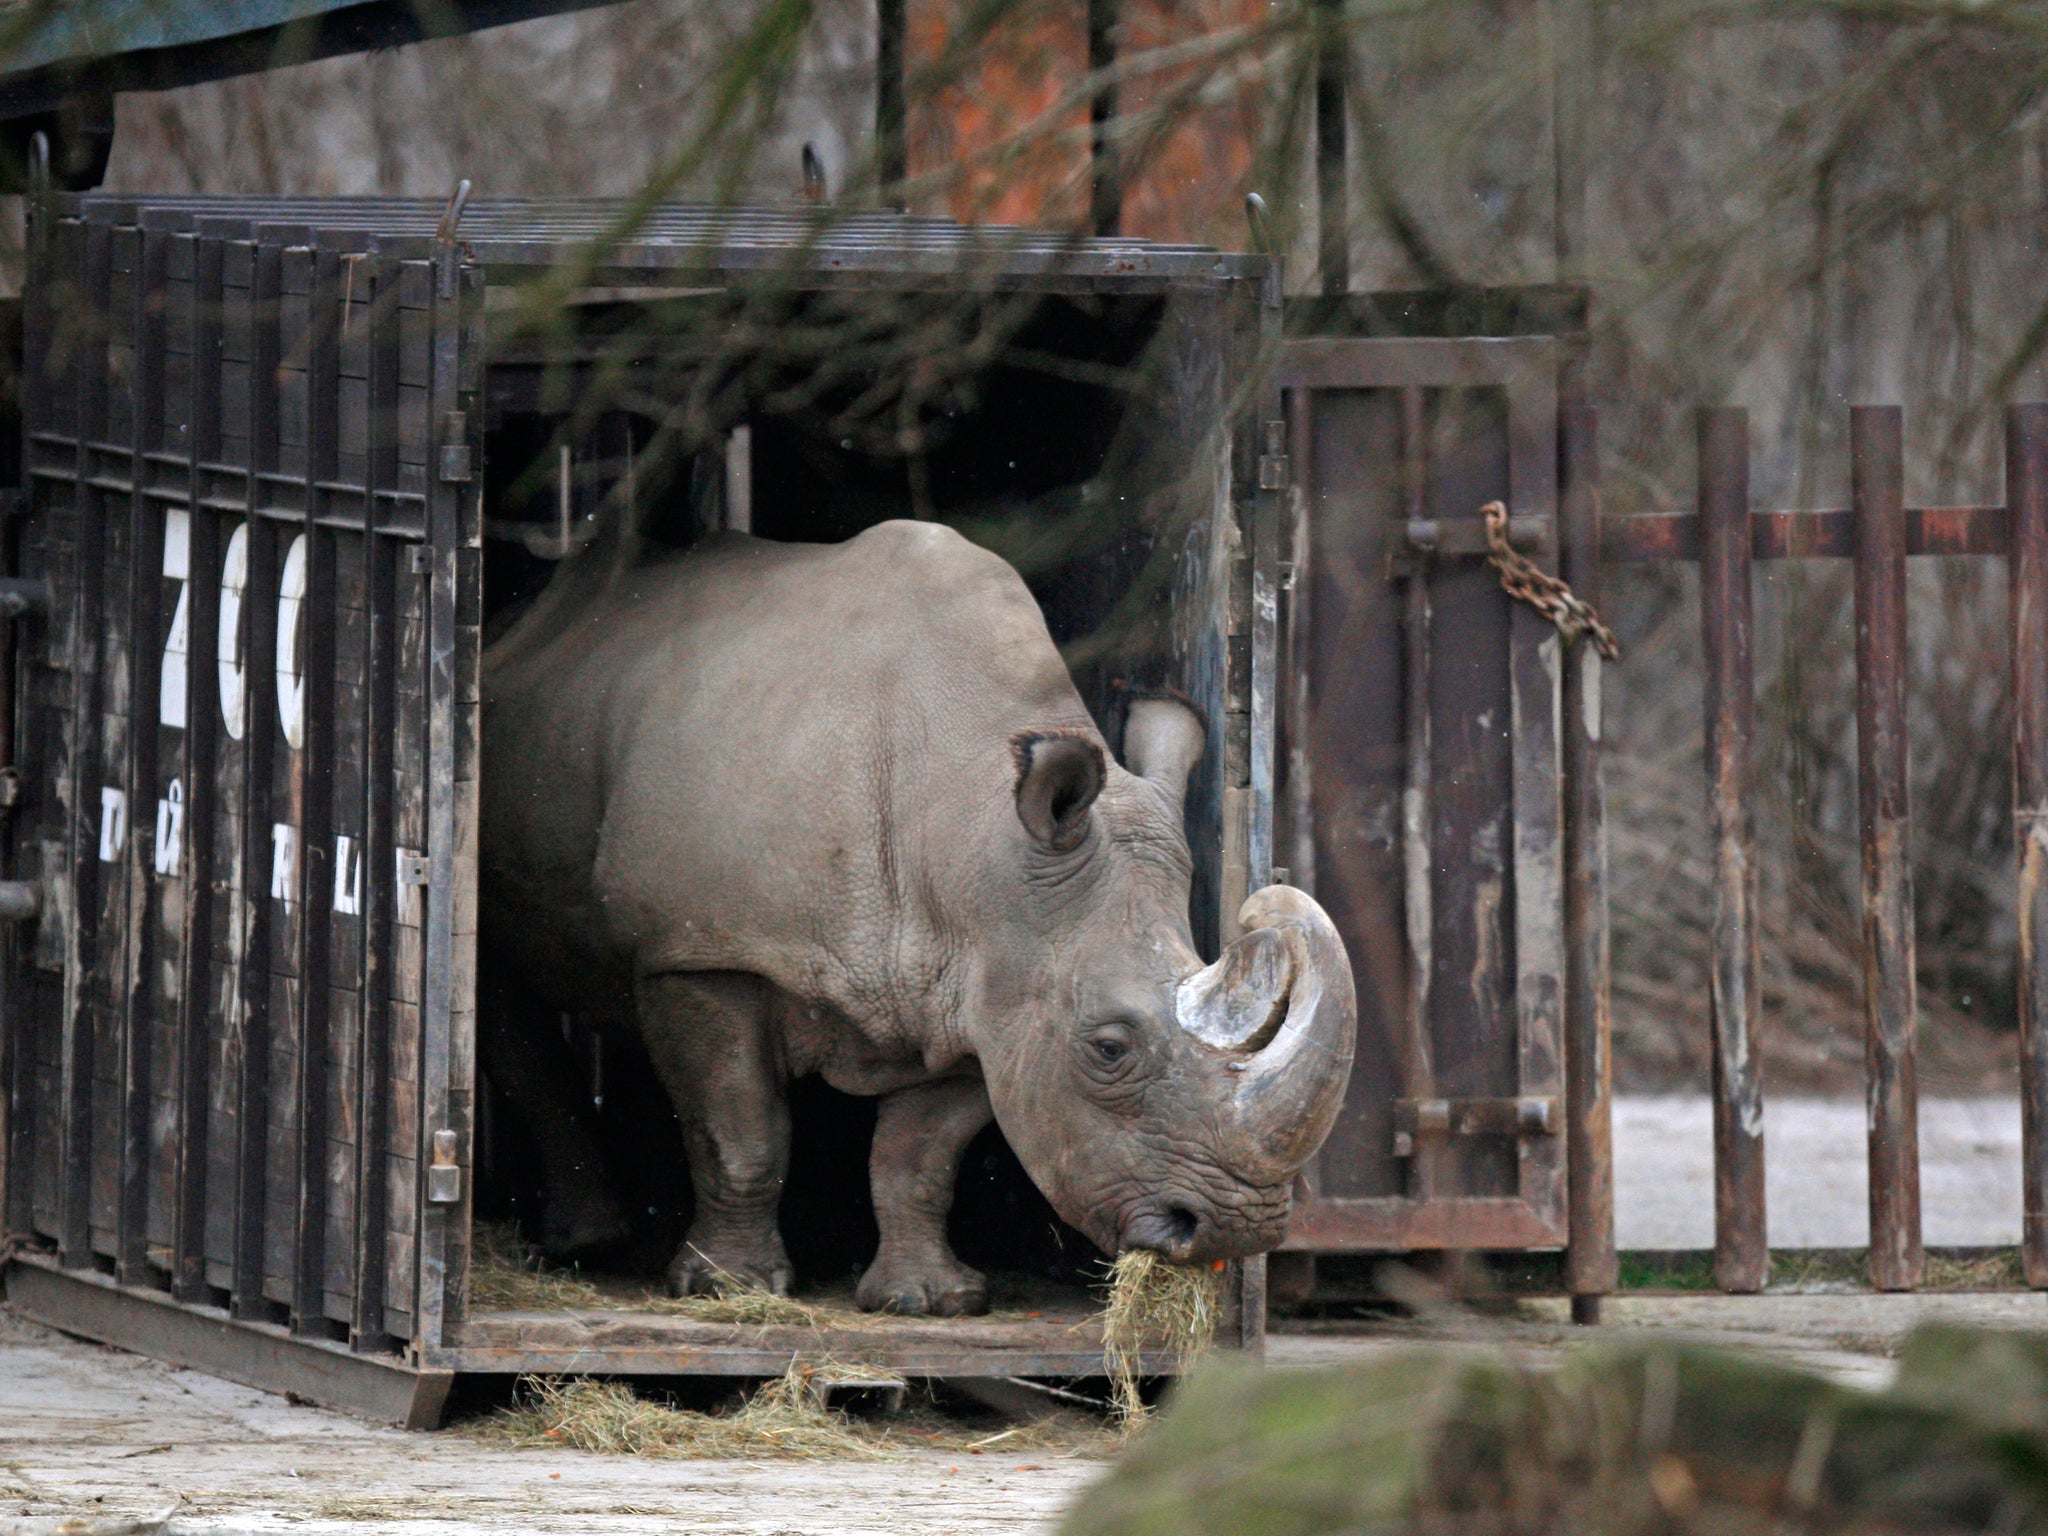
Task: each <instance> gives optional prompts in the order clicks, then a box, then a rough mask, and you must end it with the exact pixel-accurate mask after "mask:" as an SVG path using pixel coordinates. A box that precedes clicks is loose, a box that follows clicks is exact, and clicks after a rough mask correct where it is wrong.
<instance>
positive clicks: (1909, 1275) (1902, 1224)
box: [1849, 406, 1925, 1291]
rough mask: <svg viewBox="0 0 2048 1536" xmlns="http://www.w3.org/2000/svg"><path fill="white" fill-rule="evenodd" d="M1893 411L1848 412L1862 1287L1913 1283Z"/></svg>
mask: <svg viewBox="0 0 2048 1536" xmlns="http://www.w3.org/2000/svg"><path fill="white" fill-rule="evenodd" d="M1903 442H1904V433H1903V429H1902V426H1901V421H1900V412H1899V408H1898V407H1897V406H1857V407H1856V408H1855V409H1853V410H1851V411H1850V413H1849V458H1850V478H1851V485H1852V498H1853V504H1854V508H1855V518H1856V560H1855V566H1856V758H1857V778H1856V783H1857V800H1858V804H1859V806H1860V808H1861V811H1862V818H1861V819H1862V824H1863V1024H1864V1036H1863V1038H1864V1061H1865V1070H1866V1079H1865V1083H1864V1088H1865V1092H1866V1093H1867V1095H1868V1101H1869V1112H1870V1113H1869V1123H1870V1281H1871V1284H1872V1285H1874V1286H1876V1287H1877V1288H1878V1289H1879V1290H1881V1291H1910V1290H1912V1289H1913V1288H1914V1287H1915V1286H1917V1285H1918V1284H1919V1283H1920V1277H1921V1271H1922V1269H1923V1268H1924V1266H1925V1255H1924V1254H1923V1253H1922V1251H1921V1247H1920V1130H1919V1121H1920V1093H1919V1081H1918V1074H1917V1071H1916V1069H1915V1063H1914V1055H1913V1035H1914V1030H1915V1028H1916V1016H1915V1015H1916V1007H1917V1004H1916V1000H1915V997H1914V982H1913V876H1912V869H1911V865H1910V864H1909V862H1908V854H1909V851H1910V847H1911V842H1912V810H1911V804H1910V790H1909V789H1908V787H1907V778H1906V752H1907V741H1906V505H1905V502H1906V489H1905V478H1906V472H1905V456H1904V453H1905V451H1904V446H1903Z"/></svg>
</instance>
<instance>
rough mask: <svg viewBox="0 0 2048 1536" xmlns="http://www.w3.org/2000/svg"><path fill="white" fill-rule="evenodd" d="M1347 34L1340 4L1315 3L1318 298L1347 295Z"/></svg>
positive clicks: (1337, 1)
mask: <svg viewBox="0 0 2048 1536" xmlns="http://www.w3.org/2000/svg"><path fill="white" fill-rule="evenodd" d="M1350 50H1351V33H1350V29H1349V28H1347V27H1346V26H1345V25H1344V7H1343V4H1342V0H1317V4H1316V210H1317V232H1318V234H1317V238H1318V245H1317V262H1318V265H1319V266H1320V267H1321V269H1322V279H1323V294H1324V296H1325V297H1335V296H1337V295H1339V294H1345V293H1349V292H1350V291H1351V195H1350V180H1349V176H1350V172H1349V169H1348V165H1349V159H1350V156H1349V154H1348V153H1347V150H1348V144H1347V140H1348V137H1349V130H1348V124H1347V122H1346V117H1345V113H1346V110H1347V107H1348V98H1349V96H1350V94H1351V93H1350V89H1349V86H1350V79H1351V52H1350Z"/></svg>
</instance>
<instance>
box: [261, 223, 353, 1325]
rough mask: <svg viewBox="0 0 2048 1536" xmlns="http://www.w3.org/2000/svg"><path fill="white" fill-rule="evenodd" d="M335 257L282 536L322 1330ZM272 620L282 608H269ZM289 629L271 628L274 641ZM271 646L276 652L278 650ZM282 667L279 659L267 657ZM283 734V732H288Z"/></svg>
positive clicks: (297, 1268) (305, 1283)
mask: <svg viewBox="0 0 2048 1536" xmlns="http://www.w3.org/2000/svg"><path fill="white" fill-rule="evenodd" d="M341 268H342V259H341V258H340V257H339V256H337V255H335V254H334V253H332V252H327V251H322V252H319V253H317V254H316V256H315V258H314V261H313V272H312V292H311V294H310V295H309V299H310V303H309V310H310V314H309V319H310V322H311V324H310V329H309V332H308V336H307V343H308V347H309V354H308V358H307V366H306V398H307V404H308V419H307V422H306V477H305V484H304V491H303V494H304V511H305V516H304V521H303V526H302V529H301V531H300V532H299V533H298V534H296V535H295V536H294V543H295V544H296V543H297V541H298V540H304V549H305V555H304V560H305V564H304V568H303V569H304V592H303V595H302V596H301V598H300V600H299V605H298V624H299V634H298V637H297V643H296V644H295V645H294V646H293V651H294V660H295V661H296V662H297V663H298V668H299V670H298V691H299V705H298V708H297V709H296V710H295V711H294V713H295V714H296V715H297V718H298V723H299V737H300V739H299V742H298V743H297V748H298V750H297V752H296V754H295V755H296V757H297V762H296V764H295V765H294V766H295V767H296V770H297V773H298V776H299V778H298V783H297V785H296V786H295V788H296V791H297V797H298V811H299V814H298V833H299V858H298V867H297V870H296V871H295V873H296V877H297V888H298V890H297V894H298V901H299V909H298V914H297V919H298V920H297V923H296V924H295V925H294V926H295V931H294V933H293V938H294V939H295V940H296V943H297V952H296V953H295V954H291V955H288V956H286V957H285V958H286V963H287V965H288V966H289V968H290V970H291V972H292V973H293V979H294V981H295V983H296V986H297V988H298V1014H299V1017H298V1032H297V1033H298V1057H299V1060H298V1066H299V1081H298V1094H299V1097H298V1113H297V1120H298V1146H297V1148H296V1152H297V1157H296V1164H297V1166H296V1168H295V1169H294V1183H295V1185H296V1189H295V1191H294V1193H295V1197H296V1198H295V1200H294V1211H293V1214H294V1218H295V1219H294V1229H293V1241H292V1276H291V1279H292V1301H291V1306H292V1328H293V1331H294V1332H302V1333H303V1332H318V1333H323V1334H324V1332H325V1314H326V1310H327V1308H326V1300H325V1292H326V1277H327V1257H326V1248H327V1186H328V1170H327V1138H328V1130H327V1126H328V1114H327V1109H328V1105H327V1053H328V1047H327V1031H328V1001H329V1000H328V995H327V985H328V957H329V952H330V944H329V940H330V937H331V929H330V924H329V918H328V913H329V911H330V910H331V908H332V906H333V892H334V870H333V864H332V858H331V836H332V826H333V739H334V628H335V622H334V621H335V611H334V605H335V590H334V541H335V538H336V537H337V535H336V534H335V532H334V531H333V530H332V529H329V528H324V527H322V526H320V522H319V518H320V515H321V513H322V512H323V511H324V510H325V507H326V503H327V500H328V495H329V493H328V491H327V490H326V489H325V484H324V482H326V481H328V480H330V479H332V478H333V477H334V476H335V475H336V473H337V464H338V462H339V459H340V456H341V452H342V444H341V442H340V436H341V423H340V421H339V420H338V404H337V402H338V401H339V399H340V386H341V358H340V350H341V344H340V338H339V330H340V327H341V326H343V325H345V324H346V323H347V318H348V317H347V316H346V314H345V313H343V312H342V310H341V304H342V302H343V298H344V284H343V280H342V270H341ZM279 616H280V620H282V618H283V611H282V608H280V614H279ZM290 638H292V637H290V636H287V635H284V634H280V635H279V637H278V642H279V644H280V646H282V645H283V644H284V643H285V642H286V641H287V640H288V639H290ZM279 655H280V657H281V656H282V655H283V652H282V651H280V652H279ZM279 670H280V671H282V668H281V667H280V669H279ZM288 745H289V743H288Z"/></svg>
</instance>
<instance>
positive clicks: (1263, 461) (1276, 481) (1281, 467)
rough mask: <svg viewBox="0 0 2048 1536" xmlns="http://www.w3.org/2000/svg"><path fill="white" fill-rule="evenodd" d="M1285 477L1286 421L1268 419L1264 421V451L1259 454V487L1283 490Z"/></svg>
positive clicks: (1286, 469) (1286, 465)
mask: <svg viewBox="0 0 2048 1536" xmlns="http://www.w3.org/2000/svg"><path fill="white" fill-rule="evenodd" d="M1287 477H1288V464H1287V423H1286V422H1284V421H1269V422H1267V423H1266V451H1265V452H1264V453H1262V454H1260V455H1259V489H1260V490H1262V491H1284V490H1286V489H1287Z"/></svg>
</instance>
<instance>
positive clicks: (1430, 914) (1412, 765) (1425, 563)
mask: <svg viewBox="0 0 2048 1536" xmlns="http://www.w3.org/2000/svg"><path fill="white" fill-rule="evenodd" d="M1427 432H1428V423H1427V422H1426V420H1425V418H1424V410H1423V395H1422V391H1421V390H1420V389H1417V388H1413V387H1411V388H1406V389H1403V390H1402V391H1401V491H1402V498H1403V501H1404V503H1405V510H1406V513H1407V516H1408V518H1409V520H1410V521H1417V520H1420V519H1421V518H1423V517H1424V516H1425V515H1426V514H1427V512H1428V502H1427V495H1426V492H1427V486H1428V480H1429V446H1428V442H1427ZM1395 538H1396V540H1397V542H1405V538H1404V537H1403V534H1402V533H1400V532H1397V533H1396V535H1395ZM1411 555H1412V558H1413V560H1414V564H1413V565H1412V567H1411V568H1410V570H1409V572H1408V579H1407V592H1406V597H1405V613H1404V619H1403V625H1402V635H1401V641H1402V648H1403V655H1402V698H1403V708H1402V713H1403V716H1404V724H1405V727H1406V743H1405V744H1406V746H1407V759H1408V781H1407V785H1406V787H1405V788H1404V789H1403V791H1402V794H1401V850H1402V856H1403V868H1404V870H1405V873H1406V883H1405V894H1406V911H1407V919H1408V923H1407V928H1408V1011H1407V1014H1406V1016H1405V1019H1404V1021H1403V1023H1404V1028H1403V1031H1402V1036H1401V1076H1402V1091H1403V1092H1404V1093H1406V1094H1407V1095H1408V1097H1409V1098H1411V1099H1428V1098H1434V1097H1435V1096H1436V1060H1435V1052H1434V1051H1432V1050H1431V1048H1430V1037H1429V984H1430V972H1431V969H1432V967H1433V966H1434V964H1435V939H1436V912H1435V902H1434V894H1435V893H1434V889H1433V887H1432V883H1431V878H1430V876H1431V869H1432V866H1433V864H1434V863H1435V860H1434V858H1433V857H1432V845H1433V842H1434V836H1433V832H1434V829H1433V828H1432V826H1431V821H1432V819H1433V816H1434V804H1435V802H1434V796H1433V795H1432V793H1431V782H1430V781H1431V773H1432V769H1433V767H1434V757H1433V754H1434V746H1435V744H1434V741H1433V733H1432V731H1431V729H1430V676H1429V674H1430V627H1431V626H1430V611H1429V560H1428V556H1427V555H1426V553H1425V552H1423V551H1421V550H1414V551H1411ZM1435 1152H1436V1148H1435V1147H1434V1146H1433V1145H1431V1144H1430V1143H1429V1142H1427V1141H1425V1140H1424V1139H1423V1138H1422V1137H1421V1136H1420V1135H1418V1136H1417V1137H1416V1138H1415V1141H1414V1143H1413V1145H1412V1146H1411V1147H1410V1148H1409V1152H1408V1193H1409V1194H1410V1195H1411V1196H1412V1197H1414V1198H1415V1199H1418V1200H1426V1199H1428V1198H1429V1197H1430V1196H1431V1195H1432V1194H1433V1193H1435V1184H1436V1177H1435V1175H1436V1171H1437V1169H1436V1162H1437V1159H1436V1156H1435Z"/></svg>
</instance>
